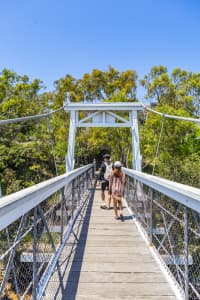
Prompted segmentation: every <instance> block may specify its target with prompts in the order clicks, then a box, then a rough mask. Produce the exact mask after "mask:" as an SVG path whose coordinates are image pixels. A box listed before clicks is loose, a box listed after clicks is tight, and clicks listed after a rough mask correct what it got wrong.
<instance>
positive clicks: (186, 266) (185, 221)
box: [184, 207, 189, 300]
mask: <svg viewBox="0 0 200 300" xmlns="http://www.w3.org/2000/svg"><path fill="white" fill-rule="evenodd" d="M184 225H185V226H184V256H185V259H184V261H185V300H188V299H189V269H188V255H189V254H188V208H187V207H184Z"/></svg>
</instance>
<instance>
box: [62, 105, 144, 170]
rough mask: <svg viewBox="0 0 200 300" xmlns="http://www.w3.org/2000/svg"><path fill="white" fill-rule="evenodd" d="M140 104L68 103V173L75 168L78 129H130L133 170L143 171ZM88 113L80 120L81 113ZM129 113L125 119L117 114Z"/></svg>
mask: <svg viewBox="0 0 200 300" xmlns="http://www.w3.org/2000/svg"><path fill="white" fill-rule="evenodd" d="M143 109H144V108H143V105H142V104H141V103H139V102H132V103H127V102H116V103H111V102H109V103H106V102H105V103H95V104H94V103H86V104H85V103H72V102H70V103H68V104H67V105H66V106H65V110H66V111H70V126H69V137H68V152H67V155H66V172H68V171H71V170H72V169H73V168H74V162H75V160H74V151H75V137H76V128H77V127H104V128H105V127H121V128H124V127H129V128H130V129H131V134H132V151H133V161H132V166H133V169H135V170H137V171H141V155H140V142H139V130H138V111H139V110H143ZM83 111H84V112H87V116H86V117H85V118H83V119H79V113H80V112H83ZM120 111H123V112H129V118H128V119H127V118H123V117H121V116H120V115H118V114H117V113H118V112H120Z"/></svg>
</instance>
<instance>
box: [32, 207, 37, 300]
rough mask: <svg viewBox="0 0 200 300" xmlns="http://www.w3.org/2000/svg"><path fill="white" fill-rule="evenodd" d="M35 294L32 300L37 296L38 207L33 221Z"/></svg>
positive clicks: (35, 209)
mask: <svg viewBox="0 0 200 300" xmlns="http://www.w3.org/2000/svg"><path fill="white" fill-rule="evenodd" d="M33 225H34V227H33V292H32V299H33V300H36V295H37V207H35V208H34V219H33Z"/></svg>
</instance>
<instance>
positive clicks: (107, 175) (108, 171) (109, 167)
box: [104, 162, 112, 180]
mask: <svg viewBox="0 0 200 300" xmlns="http://www.w3.org/2000/svg"><path fill="white" fill-rule="evenodd" d="M105 167H106V170H105V173H104V179H105V180H109V178H110V174H111V172H112V163H110V164H107V162H105Z"/></svg>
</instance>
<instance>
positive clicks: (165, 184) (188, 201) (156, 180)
mask: <svg viewBox="0 0 200 300" xmlns="http://www.w3.org/2000/svg"><path fill="white" fill-rule="evenodd" d="M123 171H124V173H125V174H127V175H129V176H131V177H133V178H135V179H136V180H138V181H140V182H142V183H143V184H146V185H148V186H149V187H151V188H153V189H154V190H157V191H158V192H161V193H163V194H164V195H166V196H168V197H170V198H172V199H174V200H176V201H178V202H179V203H181V204H183V205H185V206H187V207H189V208H191V209H194V210H195V211H197V212H199V213H200V189H198V188H194V187H192V186H189V185H185V184H181V183H178V182H175V181H171V180H167V179H164V178H160V177H157V176H153V175H149V174H145V173H143V172H139V171H135V170H130V169H127V168H123Z"/></svg>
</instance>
